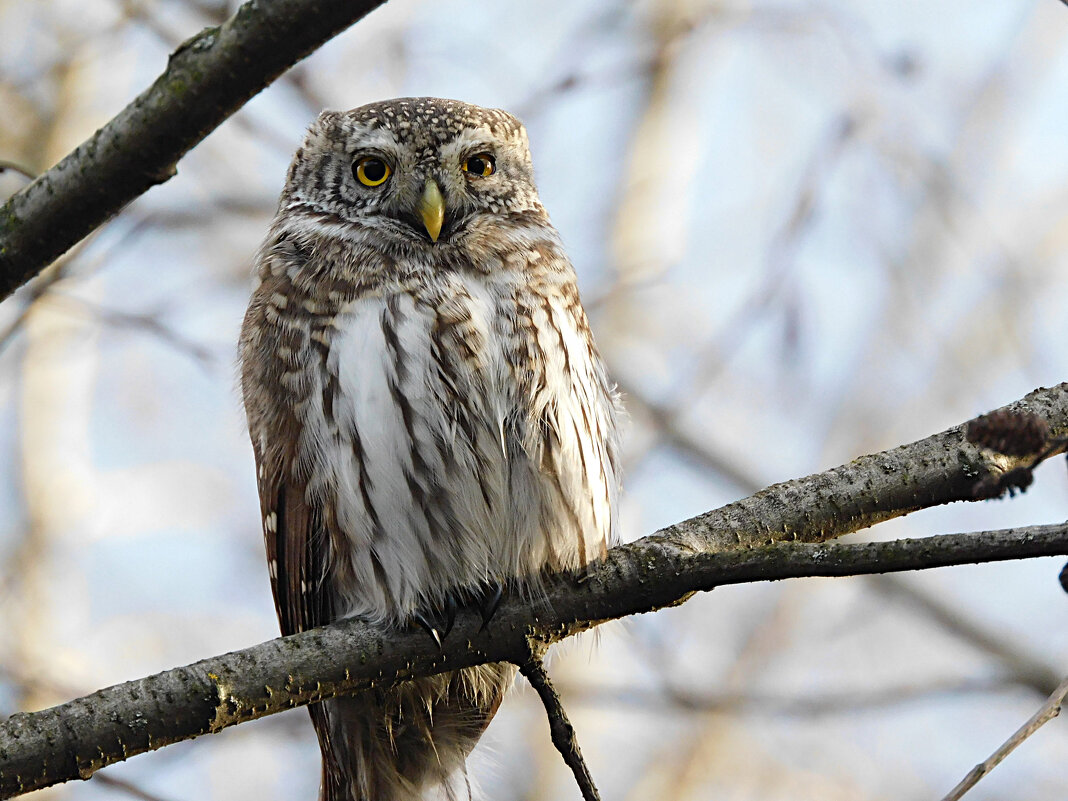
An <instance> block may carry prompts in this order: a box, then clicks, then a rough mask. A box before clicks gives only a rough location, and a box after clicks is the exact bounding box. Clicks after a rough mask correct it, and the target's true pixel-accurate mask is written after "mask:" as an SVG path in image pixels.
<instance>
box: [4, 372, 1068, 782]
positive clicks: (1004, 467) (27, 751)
mask: <svg viewBox="0 0 1068 801" xmlns="http://www.w3.org/2000/svg"><path fill="white" fill-rule="evenodd" d="M1004 411H1005V412H1006V413H1008V415H1009V419H1010V421H1011V420H1013V419H1019V420H1025V421H1028V426H1030V427H1031V428H1033V427H1034V425H1032V424H1035V425H1038V426H1039V427H1040V428H1041V430H1042V438H1043V440H1044V441H1045V442H1046V443H1047V444H1046V445H1045V446H1044V447H1043V449H1042V451H1041V452H1040V453H1039V454H1038V455H1037V456H1036V455H1034V454H1027V455H1024V454H1022V453H1021V454H1020V455H1007V454H1005V453H997V452H995V451H993V450H991V449H990V448H989V447H984V446H983V443H984V442H985V443H986V444H987V445H989V444H990V441H991V435H990V432H989V431H987V432H986V434H983V431H982V430H981V429H982V427H981V426H979V427H976V426H974V425H973V426H970V427H969V428H968V429H967V433H966V429H965V428H964V427H962V426H958V427H955V428H952V429H949V430H948V431H944V432H942V433H941V434H936V435H934V436H932V437H928V438H926V439H923V440H920V441H918V442H914V443H912V444H910V445H903V446H901V447H898V448H894V449H892V450H889V451H884V452H882V453H878V454H874V455H870V456H864V457H862V458H860V459H856V460H855V461H853V462H850V463H849V464H847V465H842V466H840V467H836V468H833V469H831V470H828V471H826V472H823V473H818V474H815V475H812V476H808V477H806V478H801V479H796V480H793V481H788V482H785V483H782V484H776V485H774V486H771V487H768V488H767V489H765V490H762V491H761V492H758V493H756V494H754V495H752V496H750V497H748V498H745V499H743V500H740V501H737V502H735V503H731V504H728V505H727V506H724V507H722V508H720V509H717V510H714V511H711V512H707V513H705V514H703V515H700V516H698V517H695V518H693V519H691V520H687V521H683V522H681V523H678V524H676V525H673V526H669V527H667V528H665V529H662V530H661V531H658V532H657V533H655V534H653V535H651V536H648V537H645V538H643V539H640V540H638V541H636V542H633V543H630V544H628V545H622V546H619V547H616V548H613V549H612V550H611V551H610V552H609V554H608V556H607V558H606V559H604V560H603V561H601V562H599V563H597V564H595V565H593V566H591V568H590V569H589V570H588V571H587V572H586V573H585V574H583V575H581V576H569V575H561V576H556V577H553V578H552V579H551V580H550V581H549V584H548V591H547V593H546V595H545V600H544V602H543V603H541V604H538V605H536V606H531V605H530V604H529V603H523V602H521V601H520V600H519V599H517V598H508V599H506V600H505V602H504V603H503V604H502V605H501V608H500V611H499V612H498V614H497V616H496V617H495V618H494V620H493V621H492V623H491V624H490V625H489V626H488V627H486V629H485V630H484V631H481V630H480V628H481V623H482V621H481V616H480V615H478V614H477V613H476V612H470V611H466V612H461V614H460V616H459V617H458V619H457V623H456V627H455V629H454V630H453V632H452V634H451V635H450V636H449V637H448V638H447V639H446V641H445V643H444V647H443V648H442V649H441V650H439V649H438V648H437V647H436V646H435V645H434V644H433V643H432V642H431V641H430V638H428V637H427V636H426V635H425V634H424V633H422V632H421V631H417V630H413V631H382V630H378V629H375V628H373V627H371V626H368V625H367V624H365V623H363V622H361V621H355V620H348V621H342V622H338V623H334V624H332V625H330V626H325V627H323V628H319V629H314V630H312V631H307V632H303V633H301V634H297V635H293V636H291V637H284V638H281V639H277V640H271V641H270V642H266V643H262V644H260V645H256V646H254V647H252V648H247V649H245V650H243V651H237V652H234V653H231V654H227V655H225V656H220V657H213V658H211V659H207V660H204V661H202V662H198V663H196V664H193V665H189V666H186V667H182V668H176V669H174V670H169V671H166V672H164V673H160V674H157V675H155V676H151V677H148V678H145V679H140V680H137V681H132V682H127V683H125V684H120V685H117V686H115V687H111V688H108V689H105V690H100V691H99V692H96V693H93V694H92V695H89V696H86V697H84V698H80V699H77V700H75V701H71V702H69V703H66V704H61V705H60V706H57V707H53V708H52V709H47V710H43V711H41V712H32V713H23V714H17V715H13V716H12V717H11V718H9V719H8V720H7V721H6V722H4V723H3V724H2V725H0V798H9V797H12V796H15V795H18V794H20V793H24V792H29V791H30V790H35V789H38V788H41V787H47V786H50V785H52V784H56V783H58V782H62V781H67V780H70V779H75V778H87V777H89V776H91V775H92V774H93V773H94V772H95V771H96V770H98V769H99V768H102V767H104V766H105V765H109V764H112V763H114V762H118V761H121V760H124V759H126V758H128V757H130V756H133V755H135V754H140V753H143V752H145V751H150V750H154V749H156V748H160V747H162V746H165V745H168V744H170V743H173V742H178V741H180V740H186V739H191V738H193V737H196V736H198V735H201V734H208V733H212V732H216V731H220V730H221V729H224V728H227V727H229V726H233V725H236V724H238V723H242V722H244V721H247V720H252V719H255V718H259V717H264V716H266V715H270V714H274V713H276V712H280V711H283V710H285V709H290V708H292V707H295V706H302V705H305V704H310V703H314V702H316V701H321V700H323V699H326V698H331V697H334V696H337V695H343V694H351V693H354V692H359V691H361V690H364V689H367V688H369V687H371V686H373V685H381V684H383V683H386V684H388V683H393V682H397V681H402V680H405V679H409V678H412V677H415V676H425V675H430V674H433V673H438V672H441V671H445V670H455V669H457V668H462V667H468V666H471V665H477V664H481V663H485V662H499V661H510V662H515V663H517V664H523V663H524V662H525V661H526V660H528V659H529V654H530V647H531V643H532V642H541V643H543V644H544V645H549V644H552V643H555V642H558V641H559V640H562V639H564V638H566V637H569V636H571V635H573V634H576V633H578V632H580V631H584V630H586V629H589V628H592V627H593V626H596V625H598V624H600V623H603V622H605V621H607V620H612V619H615V618H620V617H624V616H627V615H632V614H638V613H642V612H650V611H654V610H656V609H661V608H664V607H667V606H673V605H677V604H679V603H682V602H684V601H685V600H686V599H687V598H689V597H690V596H691V595H693V594H694V593H695V592H699V591H707V590H711V589H713V588H715V587H717V586H720V585H725V584H737V583H742V582H752V581H772V580H777V579H785V578H795V577H803V576H852V575H862V574H872V573H887V572H896V571H903V570H922V569H928V568H934V567H945V566H948V565H958V564H965V563H974V562H990V561H997V560H1004V559H1023V558H1030V557H1037V556H1051V555H1065V554H1068V525H1065V524H1061V525H1051V526H1033V527H1028V528H1020V529H1006V530H1001V531H989V532H980V533H974V534H949V535H941V536H935V537H928V538H923V539H913V540H897V541H892V542H871V543H858V544H825V543H826V541H827V540H829V539H833V538H835V537H838V536H841V535H842V534H846V533H848V532H852V531H856V530H858V529H861V528H864V527H866V526H870V525H872V524H874V523H877V522H879V521H882V520H887V519H889V518H892V517H897V516H900V515H904V514H908V513H909V512H912V511H915V510H917V509H921V508H925V507H930V506H935V505H939V504H944V503H950V502H952V501H960V500H976V499H979V498H983V497H990V496H992V495H995V494H997V490H998V488H1000V489H1008V490H1012V489H1013V488H1014V487H1018V486H1021V484H1022V483H1025V482H1022V480H1021V471H1023V472H1025V473H1027V474H1028V475H1029V471H1030V470H1031V469H1032V468H1033V467H1034V466H1035V464H1036V463H1037V462H1038V461H1040V460H1041V459H1042V458H1045V457H1047V456H1049V455H1051V454H1052V453H1054V452H1056V451H1058V450H1059V449H1061V448H1063V444H1062V442H1063V441H1062V440H1061V439H1060V438H1062V437H1063V436H1064V435H1065V433H1066V432H1068V384H1062V385H1060V386H1058V387H1055V388H1053V389H1041V390H1036V391H1035V392H1033V393H1031V394H1029V395H1028V396H1027V397H1025V398H1023V399H1022V400H1020V401H1018V402H1017V403H1014V404H1012V405H1011V406H1009V407H1006V409H1005V410H1004ZM1028 426H1025V428H1027V427H1028ZM987 428H988V429H989V426H987ZM1008 428H1009V429H1011V428H1012V426H1011V425H1009V426H1008ZM976 430H979V434H978V435H977V434H976V433H975V432H976ZM1005 430H1006V427H1005V426H1002V427H1001V429H999V431H1000V433H998V432H995V434H996V435H997V436H994V437H993V440H996V441H998V442H1001V441H1002V440H1005V441H1007V442H1008V446H1006V445H1004V444H1002V445H1001V446H1000V447H1003V448H1005V449H1006V450H1009V451H1013V450H1018V451H1020V450H1022V449H1021V448H1017V447H1015V446H1013V441H1012V440H1013V436H1012V432H1011V430H1010V431H1009V433H1008V434H1005ZM1024 434H1025V435H1028V432H1027V431H1025V432H1024ZM1003 435H1004V436H1003ZM998 437H1001V439H998ZM1024 438H1025V439H1026V436H1025V437H1024ZM976 441H979V443H980V444H973V443H975V442H976ZM1050 443H1052V444H1050ZM1034 447H1036V446H1035V445H1033V444H1032V445H1030V446H1029V448H1032V449H1033V448H1034ZM1006 479H1011V481H1010V483H1008V484H1007V485H1006V484H1005V482H1006Z"/></svg>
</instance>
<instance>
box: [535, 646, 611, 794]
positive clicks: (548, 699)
mask: <svg viewBox="0 0 1068 801" xmlns="http://www.w3.org/2000/svg"><path fill="white" fill-rule="evenodd" d="M543 650H544V649H537V648H531V654H530V659H528V660H527V661H525V662H521V663H520V664H519V672H520V673H522V674H523V675H524V676H526V679H527V681H529V682H530V686H531V687H533V688H534V691H535V692H537V694H538V697H539V698H541V703H542V704H543V705H544V706H545V714H546V715H547V716H548V717H549V731H550V733H551V736H552V740H553V745H555V746H556V750H557V751H559V752H560V756H562V757H563V758H564V762H565V763H567V766H568V767H569V768H571V772H572V773H573V774H574V775H575V781H576V782H577V783H578V786H579V789H580V790H581V791H582V798H583V799H584V801H601V794H600V793H599V792H597V786H596V785H595V784H594V783H593V776H592V775H591V774H590V769H589V766H588V765H587V764H586V760H585V759H583V758H582V751H581V750H580V749H579V744H578V737H576V736H575V727H574V726H572V725H571V721H570V720H568V717H567V712H566V711H565V710H564V705H563V704H562V703H561V701H560V695H559V694H558V693H557V692H556V688H555V687H553V684H552V681H551V680H550V679H549V674H548V673H546V672H545V663H544V661H543V659H542V657H543V653H541V651H543Z"/></svg>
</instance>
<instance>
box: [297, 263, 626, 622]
mask: <svg viewBox="0 0 1068 801" xmlns="http://www.w3.org/2000/svg"><path fill="white" fill-rule="evenodd" d="M572 298H573V300H572ZM331 330H332V336H331V337H330V342H329V350H328V355H327V358H326V360H325V364H324V369H325V371H326V375H325V377H324V380H323V381H322V386H321V387H320V390H321V391H320V392H312V393H311V394H310V396H309V400H308V402H307V403H306V404H305V405H304V406H303V416H304V420H303V434H302V442H301V452H302V457H303V460H304V461H305V463H306V464H307V463H310V464H311V466H312V469H311V470H310V474H311V475H312V476H314V477H316V478H315V480H314V481H312V482H310V483H309V486H308V494H309V496H310V498H309V499H310V500H314V501H317V502H318V503H319V504H320V505H321V507H322V508H323V509H324V510H325V517H326V521H327V527H328V529H330V533H331V536H330V551H331V553H330V558H329V560H328V571H329V575H328V576H327V579H328V580H327V582H326V584H327V586H329V587H330V588H331V591H332V594H333V595H334V599H335V607H334V608H335V609H337V610H338V611H339V612H340V613H341V614H345V615H360V616H365V617H368V618H370V619H373V620H380V621H388V622H398V621H400V620H404V619H406V618H407V617H408V616H409V615H410V614H411V613H412V612H413V611H414V610H415V609H417V608H420V607H422V606H425V605H428V604H435V603H440V602H441V599H442V597H443V595H444V594H445V593H446V592H449V591H451V590H455V589H458V588H463V587H475V586H478V585H479V584H481V583H484V582H490V581H494V582H504V581H508V580H510V579H514V578H522V579H527V580H528V583H529V582H530V581H531V580H533V579H536V577H537V576H538V575H539V574H540V573H541V571H543V570H544V569H546V568H550V569H554V570H559V569H574V568H579V567H581V566H584V565H585V564H586V563H587V562H588V561H590V560H592V559H594V558H597V557H599V556H600V555H601V554H602V553H603V552H604V550H605V547H606V543H608V542H609V541H611V539H612V537H613V526H614V524H613V519H612V513H611V510H612V508H613V507H614V501H615V494H616V491H617V486H618V478H617V469H616V465H615V436H616V435H615V400H614V398H613V395H612V392H611V390H610V388H609V387H608V385H607V383H606V379H605V376H604V370H603V367H602V366H601V364H600V361H599V358H598V357H597V355H596V352H595V350H594V349H593V345H592V341H591V340H590V336H589V333H588V330H587V329H586V324H585V318H584V316H583V315H582V312H581V307H579V305H578V299H577V295H576V294H575V293H574V288H573V284H572V283H571V282H568V281H564V282H563V284H560V283H557V282H553V281H550V282H549V283H548V284H545V285H544V286H540V285H532V284H531V282H530V281H529V280H528V279H526V278H524V277H523V276H522V275H521V274H520V273H507V272H506V273H504V274H502V275H499V276H494V277H490V276H486V275H483V274H474V273H472V274H464V273H458V272H449V273H445V274H443V275H442V274H438V275H437V276H436V278H435V279H434V281H432V282H430V283H426V282H424V283H422V284H421V285H420V289H419V291H412V288H411V287H404V288H400V289H398V290H397V291H395V292H382V293H380V294H379V293H376V294H374V295H369V296H365V297H361V298H358V299H356V300H353V301H351V302H349V303H348V304H346V305H345V306H344V307H342V308H341V309H340V311H339V313H338V314H337V315H336V316H335V318H334V321H333V325H332V329H331Z"/></svg>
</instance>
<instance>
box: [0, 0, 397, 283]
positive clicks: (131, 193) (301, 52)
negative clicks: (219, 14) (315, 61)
mask: <svg viewBox="0 0 1068 801" xmlns="http://www.w3.org/2000/svg"><path fill="white" fill-rule="evenodd" d="M384 2H385V0H271V2H258V1H257V0H250V1H249V2H247V3H245V4H244V5H242V6H241V7H240V8H239V9H238V10H237V13H236V14H234V16H233V17H231V18H230V19H229V20H227V21H226V22H224V23H223V24H222V25H220V26H218V27H215V28H205V29H204V30H203V31H201V32H200V33H198V34H197V35H196V36H194V37H192V38H191V39H189V40H187V41H186V42H185V43H183V44H182V45H181V46H180V47H179V48H178V49H177V50H175V51H174V53H172V54H171V57H170V59H169V61H168V63H167V68H166V69H165V70H164V71H163V74H162V75H160V76H159V78H157V79H156V81H155V83H153V84H152V86H150V87H149V88H148V89H146V90H145V91H144V92H142V93H141V94H140V95H139V96H138V97H137V98H136V99H134V100H133V102H131V103H130V104H129V105H128V106H126V108H124V109H123V110H122V111H121V112H119V114H118V115H117V116H116V117H114V118H113V119H112V120H111V121H110V122H108V124H107V125H105V126H104V127H103V128H101V129H100V130H98V131H97V132H96V133H94V134H93V135H92V136H91V137H89V139H87V140H86V141H85V142H83V143H82V144H80V145H79V146H78V147H77V148H75V149H74V151H73V152H72V153H70V154H69V155H68V156H66V157H65V158H64V159H63V160H62V161H60V162H59V164H57V165H56V166H54V167H53V168H52V169H50V170H48V172H46V173H44V174H43V175H41V176H40V177H38V178H37V179H36V180H35V181H33V182H32V183H31V184H30V185H29V186H27V187H26V188H25V189H23V190H22V191H20V192H18V193H17V194H15V195H14V196H13V197H12V198H11V199H10V200H8V202H7V203H6V204H5V205H3V206H2V207H0V300H2V299H3V298H5V297H7V296H8V295H10V294H11V293H12V292H13V291H14V290H15V289H16V288H17V287H18V286H20V285H21V284H23V283H25V282H26V281H28V280H29V279H30V278H32V277H33V276H34V275H35V274H36V273H37V272H38V271H40V270H41V269H42V268H44V267H45V266H46V265H48V264H49V263H50V262H52V261H53V260H54V259H55V258H57V257H58V256H60V255H61V254H63V253H64V252H66V251H67V250H68V249H69V248H70V247H71V246H72V245H74V244H75V243H77V242H78V241H79V240H80V239H82V238H83V237H84V236H86V235H87V234H88V233H90V232H91V231H92V230H93V229H94V228H96V227H97V226H99V225H101V224H102V223H104V222H105V221H107V220H108V219H109V218H111V217H112V216H114V215H115V214H116V213H117V212H118V211H119V210H121V209H122V208H123V207H124V206H125V205H126V204H127V203H129V202H130V201H131V200H133V199H134V198H136V197H137V196H138V195H141V194H142V193H144V192H145V191H147V190H148V189H149V188H151V187H152V186H154V185H156V184H159V183H163V182H164V181H166V180H167V179H169V178H170V177H171V176H173V175H174V174H175V172H176V165H177V163H178V160H179V159H180V158H181V157H182V156H184V155H185V154H186V153H187V152H188V151H189V150H190V149H191V148H192V147H193V146H194V145H196V144H197V143H198V142H200V141H201V140H202V139H204V137H206V136H207V135H208V134H209V133H211V131H212V130H214V129H215V128H216V127H218V125H219V124H220V123H221V122H222V121H223V120H225V119H226V118H227V117H229V116H230V115H231V114H233V113H234V112H235V111H237V110H238V109H239V108H241V106H243V105H244V104H245V103H246V102H247V101H248V100H249V98H251V97H252V96H253V95H255V94H257V93H258V92H259V91H260V90H261V89H263V88H264V87H265V86H267V84H269V83H270V82H271V81H273V80H274V79H275V78H277V77H278V76H279V75H281V74H282V73H283V72H284V71H285V70H287V69H288V68H289V67H291V66H293V65H294V64H296V63H297V62H298V61H300V60H301V59H302V58H304V57H305V56H307V55H309V54H310V53H312V52H313V51H314V50H316V49H317V48H318V47H320V46H321V45H322V44H323V43H325V42H326V41H328V40H329V39H330V38H332V37H333V36H335V35H337V34H338V33H340V32H341V31H343V30H344V29H345V28H347V27H349V26H350V25H352V24H353V23H354V22H356V21H357V20H359V19H361V18H362V17H364V16H365V15H367V14H368V13H369V12H370V11H372V10H374V9H375V8H377V7H378V6H380V5H382V4H383V3H384Z"/></svg>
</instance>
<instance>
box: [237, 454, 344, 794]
mask: <svg viewBox="0 0 1068 801" xmlns="http://www.w3.org/2000/svg"><path fill="white" fill-rule="evenodd" d="M282 441H290V442H292V441H294V440H292V439H290V440H282ZM255 451H256V466H257V474H258V475H259V495H260V510H261V512H262V515H263V539H264V544H265V545H266V547H267V565H268V571H269V573H270V577H271V592H272V593H273V595H274V606H275V610H276V611H277V612H278V622H279V624H280V627H281V630H282V634H283V635H287V634H295V633H297V632H299V631H306V630H307V629H311V628H315V627H316V626H321V625H323V624H325V623H328V622H329V621H330V620H331V619H332V618H331V603H330V599H329V595H328V594H327V593H326V591H325V589H324V587H323V580H322V576H323V569H324V565H323V563H322V559H323V557H324V554H325V553H326V549H325V548H324V547H322V546H321V543H320V538H322V537H323V536H324V531H323V523H322V514H321V513H320V511H319V510H318V509H317V508H315V507H314V506H312V505H311V504H309V503H308V501H307V495H306V492H305V486H304V484H303V483H302V482H300V481H298V480H296V479H294V478H293V477H292V473H291V470H290V469H289V461H288V460H286V459H276V460H270V459H267V458H264V455H263V454H261V453H260V449H259V448H258V447H257V448H255ZM308 712H309V713H310V714H311V719H312V725H313V726H314V728H315V734H316V736H317V737H318V738H319V744H320V750H321V751H322V754H323V782H324V784H325V783H326V782H327V781H328V780H329V777H331V776H334V775H336V774H337V773H338V765H337V762H336V758H335V756H334V749H333V747H332V746H331V742H330V740H331V735H330V730H331V727H330V721H329V719H328V717H327V710H326V707H324V706H323V705H322V704H312V705H310V706H309V707H308Z"/></svg>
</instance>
